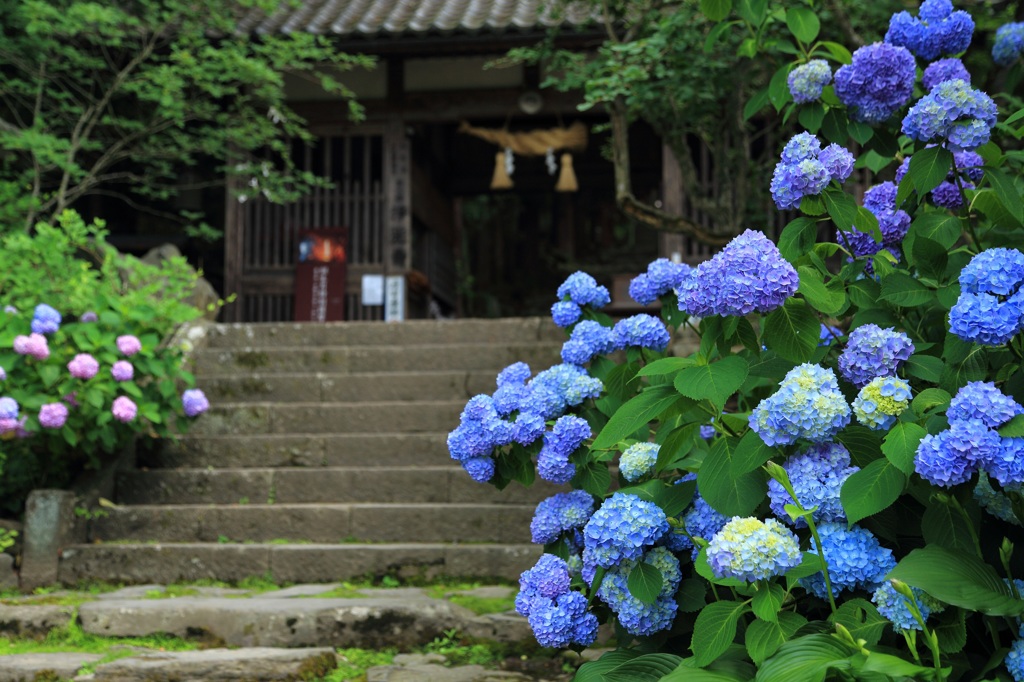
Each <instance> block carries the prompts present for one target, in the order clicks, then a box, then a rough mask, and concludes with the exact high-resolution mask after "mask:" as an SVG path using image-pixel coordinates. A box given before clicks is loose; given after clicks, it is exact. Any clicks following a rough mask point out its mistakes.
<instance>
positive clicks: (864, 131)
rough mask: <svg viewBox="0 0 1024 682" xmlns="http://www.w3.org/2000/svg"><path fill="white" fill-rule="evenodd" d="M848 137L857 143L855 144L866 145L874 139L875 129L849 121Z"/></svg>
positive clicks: (858, 122) (865, 124)
mask: <svg viewBox="0 0 1024 682" xmlns="http://www.w3.org/2000/svg"><path fill="white" fill-rule="evenodd" d="M849 132H850V137H852V138H853V139H854V140H856V141H857V144H867V143H868V141H869V140H870V139H871V138H872V137H874V135H875V129H874V128H872V127H871V126H869V125H868V124H867V123H861V122H860V121H851V122H850V125H849Z"/></svg>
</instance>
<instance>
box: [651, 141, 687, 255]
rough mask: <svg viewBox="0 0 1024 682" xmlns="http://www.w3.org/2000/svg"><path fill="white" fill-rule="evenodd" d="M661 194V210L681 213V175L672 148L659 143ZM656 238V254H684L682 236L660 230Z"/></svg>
mask: <svg viewBox="0 0 1024 682" xmlns="http://www.w3.org/2000/svg"><path fill="white" fill-rule="evenodd" d="M661 196H662V199H661V201H662V210H663V211H665V212H666V213H669V214H671V215H678V216H681V215H683V175H682V172H681V171H680V170H679V162H678V161H676V157H675V154H673V153H672V149H671V148H670V147H669V146H668V145H667V144H664V143H662V145H661ZM658 236H659V239H658V255H659V256H661V257H663V258H672V256H673V254H679V256H680V257H682V256H685V255H686V248H685V247H686V244H685V242H684V241H683V240H684V236H683V235H681V234H677V233H672V232H662V233H661V234H660V235H658Z"/></svg>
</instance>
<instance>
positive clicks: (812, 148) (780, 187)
mask: <svg viewBox="0 0 1024 682" xmlns="http://www.w3.org/2000/svg"><path fill="white" fill-rule="evenodd" d="M853 163H854V158H853V154H851V153H850V152H849V151H848V150H846V149H844V148H843V147H840V146H839V145H838V144H834V143H833V144H830V145H829V146H827V147H825V148H824V149H822V148H821V142H819V141H818V138H817V137H815V136H814V135H812V134H811V133H807V132H803V133H798V134H797V135H794V136H793V138H792V139H790V141H789V142H787V143H786V146H785V147H784V148H783V150H782V158H781V160H780V161H779V163H778V164H777V165H776V166H775V172H774V174H773V175H772V184H771V191H772V198H773V199H774V200H775V205H776V206H778V207H779V208H780V209H787V208H796V207H797V206H799V205H800V202H801V201H802V200H803V198H804V197H809V196H815V195H817V194H821V192H822V190H824V189H825V188H826V187H828V184H829V183H830V182H831V181H832V180H835V181H837V182H839V183H843V182H846V179H847V178H849V177H850V173H852V172H853Z"/></svg>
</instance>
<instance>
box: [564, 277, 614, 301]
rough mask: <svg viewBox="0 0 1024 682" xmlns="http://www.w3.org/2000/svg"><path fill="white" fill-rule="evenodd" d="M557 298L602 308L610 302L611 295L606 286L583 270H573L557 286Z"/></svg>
mask: <svg viewBox="0 0 1024 682" xmlns="http://www.w3.org/2000/svg"><path fill="white" fill-rule="evenodd" d="M558 298H559V299H561V300H566V299H568V300H570V301H572V302H573V303H575V304H576V305H578V306H585V305H589V306H591V307H592V308H603V307H604V306H606V305H608V304H609V303H611V300H612V297H611V294H609V293H608V289H607V287H603V286H601V285H599V284H598V283H597V280H595V279H594V278H593V277H591V276H590V275H588V274H587V273H585V272H579V271H577V272H574V273H573V274H571V275H569V277H567V278H566V280H565V281H564V282H562V285H561V286H559V287H558Z"/></svg>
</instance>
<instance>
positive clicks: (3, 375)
mask: <svg viewBox="0 0 1024 682" xmlns="http://www.w3.org/2000/svg"><path fill="white" fill-rule="evenodd" d="M6 380H7V370H5V369H4V368H3V367H0V381H6Z"/></svg>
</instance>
